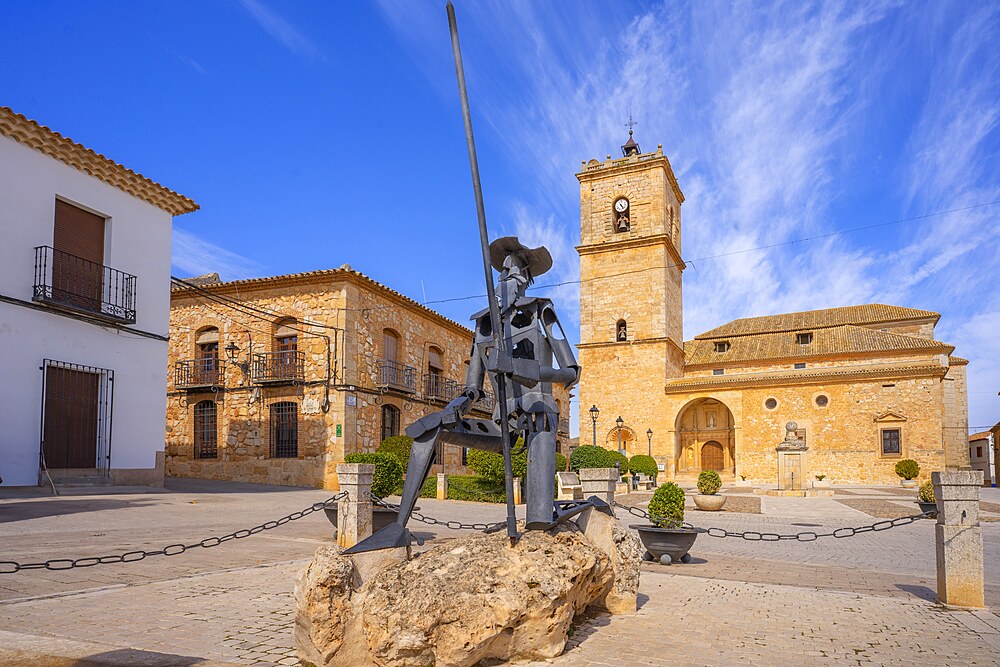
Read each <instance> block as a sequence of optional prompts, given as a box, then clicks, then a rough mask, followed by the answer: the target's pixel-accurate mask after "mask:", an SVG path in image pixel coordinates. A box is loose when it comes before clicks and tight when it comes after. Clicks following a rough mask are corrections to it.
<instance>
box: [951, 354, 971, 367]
mask: <svg viewBox="0 0 1000 667" xmlns="http://www.w3.org/2000/svg"><path fill="white" fill-rule="evenodd" d="M968 364H969V360H968V359H963V358H962V357H955V356H951V357H948V365H949V366H967V365H968Z"/></svg>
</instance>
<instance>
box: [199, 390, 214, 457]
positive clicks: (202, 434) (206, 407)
mask: <svg viewBox="0 0 1000 667" xmlns="http://www.w3.org/2000/svg"><path fill="white" fill-rule="evenodd" d="M218 442H219V441H218V419H217V416H216V406H215V401H199V402H198V403H195V406H194V457H195V458H196V459H215V458H218V457H219V449H218Z"/></svg>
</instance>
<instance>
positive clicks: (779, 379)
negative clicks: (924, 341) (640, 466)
mask: <svg viewBox="0 0 1000 667" xmlns="http://www.w3.org/2000/svg"><path fill="white" fill-rule="evenodd" d="M947 370H948V369H947V367H945V366H941V365H940V364H922V365H916V366H878V367H874V368H830V369H823V370H820V369H817V370H814V371H794V372H788V373H780V374H777V373H769V374H761V375H749V374H748V375H731V376H728V377H727V376H723V375H718V376H711V377H708V376H706V377H699V378H689V379H682V380H674V381H672V382H668V383H667V384H666V385H665V387H664V393H666V394H681V393H687V392H690V391H700V390H709V389H716V390H719V389H743V388H746V387H787V386H794V385H800V384H825V383H828V382H849V381H851V380H881V379H898V378H914V377H937V378H943V377H944V375H945V373H946V372H947Z"/></svg>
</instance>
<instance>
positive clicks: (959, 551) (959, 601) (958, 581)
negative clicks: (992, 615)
mask: <svg viewBox="0 0 1000 667" xmlns="http://www.w3.org/2000/svg"><path fill="white" fill-rule="evenodd" d="M931 481H932V482H933V483H934V497H935V498H936V499H937V511H938V515H937V525H935V526H934V542H935V546H936V552H937V582H938V595H937V600H938V602H940V603H941V604H944V605H947V606H949V607H978V608H981V607H984V606H985V598H984V591H983V586H984V574H983V530H982V528H981V527H980V525H979V489H980V487H982V485H983V471H982V470H949V471H946V472H935V473H932V474H931Z"/></svg>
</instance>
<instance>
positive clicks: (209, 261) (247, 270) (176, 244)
mask: <svg viewBox="0 0 1000 667" xmlns="http://www.w3.org/2000/svg"><path fill="white" fill-rule="evenodd" d="M170 264H171V266H172V267H173V268H174V270H175V271H176V272H179V273H181V274H184V276H185V277H187V276H200V275H203V274H205V273H218V274H219V275H220V276H221V277H222V279H223V280H239V279H241V278H252V277H254V276H260V275H262V273H263V267H262V266H261V264H259V263H258V262H256V261H254V260H252V259H248V258H246V257H243V256H242V255H238V254H236V253H234V252H230V251H229V250H226V249H225V248H222V247H220V246H217V245H215V244H214V243H211V242H209V241H206V240H204V239H202V238H201V237H199V236H197V235H196V234H192V233H191V232H188V231H185V230H183V229H178V228H177V227H174V233H173V248H172V252H171V257H170Z"/></svg>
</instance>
